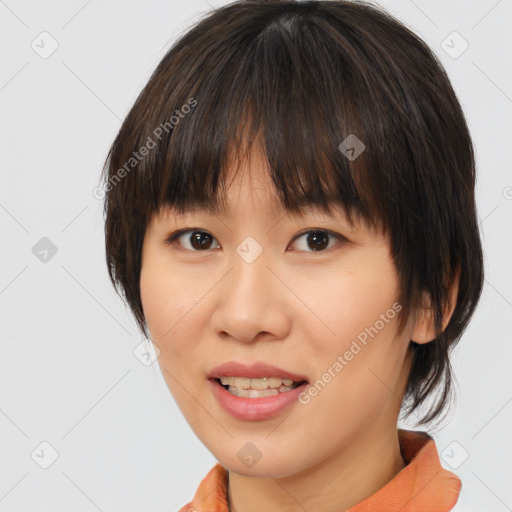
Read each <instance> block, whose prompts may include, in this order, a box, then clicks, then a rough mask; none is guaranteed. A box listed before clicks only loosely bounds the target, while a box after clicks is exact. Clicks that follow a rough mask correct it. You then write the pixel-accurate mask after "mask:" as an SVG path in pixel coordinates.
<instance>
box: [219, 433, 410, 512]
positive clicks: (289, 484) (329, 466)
mask: <svg viewBox="0 0 512 512" xmlns="http://www.w3.org/2000/svg"><path fill="white" fill-rule="evenodd" d="M380 427H382V426H381V425H378V427H377V425H374V428H371V429H368V430H367V431H366V432H364V433H363V434H361V433H358V434H357V437H356V439H354V440H352V441H351V442H350V443H349V444H348V446H344V447H343V448H342V449H341V450H339V451H338V452H336V453H334V454H333V455H332V456H330V457H329V458H328V459H326V460H323V461H322V462H321V463H320V464H318V465H316V466H314V467H313V468H308V469H307V470H305V471H303V472H300V473H295V474H293V475H291V476H289V477H286V478H279V479H276V478H272V477H269V478H266V477H258V478H255V477H246V476H243V475H239V474H236V473H233V472H229V484H228V503H229V510H230V512H260V511H261V510H277V509H278V508H279V510H280V511H281V512H303V511H304V510H315V511H316V512H341V511H345V510H347V509H349V508H350V507H353V506H354V505H356V504H357V503H359V502H361V501H363V500H364V499H366V498H367V497H369V496H371V495H372V494H374V493H375V492H376V491H378V490H379V489H380V488H381V487H383V486H384V485H385V484H386V483H388V482H389V481H390V480H392V479H393V478H394V477H395V476H396V475H397V473H399V472H400V471H401V470H402V469H403V468H404V467H405V463H404V460H403V459H402V456H401V453H400V444H399V441H398V433H397V430H396V424H395V426H394V428H392V429H389V428H388V431H387V434H386V435H384V433H383V431H382V430H380V431H379V430H378V428H380ZM376 429H377V431H376Z"/></svg>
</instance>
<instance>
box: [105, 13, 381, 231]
mask: <svg viewBox="0 0 512 512" xmlns="http://www.w3.org/2000/svg"><path fill="white" fill-rule="evenodd" d="M253 16H254V14H253ZM266 18H267V19H264V18H262V19H261V20H259V22H256V23H252V25H251V28H250V29H248V28H247V27H245V28H244V32H243V33H240V34H238V33H237V32H236V31H234V32H233V33H229V36H226V37H227V38H228V39H227V40H222V41H211V40H210V39H209V34H208V26H206V27H203V30H202V31H201V32H198V31H192V33H191V34H189V35H187V36H186V37H185V38H184V39H182V40H181V41H180V42H179V43H178V44H177V45H176V46H175V47H173V48H171V50H170V51H169V53H168V54H167V56H166V57H165V58H164V60H163V61H162V63H161V64H160V65H159V67H158V68H157V70H156V71H155V73H154V77H158V79H157V78H155V79H152V80H150V82H149V84H148V86H147V88H146V90H145V91H144V92H143V94H142V95H141V97H140V98H139V100H138V104H136V108H137V112H139V115H140V112H141V110H142V111H144V112H146V115H145V116H144V118H143V119H142V120H140V118H139V122H142V126H140V128H136V129H133V127H136V120H135V119H133V120H132V119H130V115H129V116H128V118H127V121H126V130H130V127H132V128H131V129H132V131H131V133H132V134H136V135H135V136H132V137H131V138H130V137H128V138H127V137H126V135H125V134H123V135H122V139H123V146H122V147H119V152H115V151H114V154H113V156H114V157H115V159H116V160H117V162H116V164H115V165H117V166H121V165H123V161H126V160H127V158H128V157H129V154H130V152H133V151H135V150H136V149H137V148H138V147H140V146H141V145H142V144H144V141H149V139H152V140H153V141H154V142H155V143H156V147H155V148H154V149H152V150H151V151H150V153H149V154H148V156H147V157H145V158H144V159H143V160H142V161H141V162H140V163H139V164H138V165H137V168H136V170H135V171H134V172H133V174H132V175H131V176H130V179H131V181H132V183H131V186H129V187H125V188H126V190H125V193H126V194H129V190H130V189H131V190H132V191H133V192H132V194H131V197H126V201H127V203H128V204H129V205H133V206H134V207H136V208H137V210H138V211H139V212H140V213H143V214H144V217H145V218H146V219H148V218H149V217H150V216H151V215H152V214H154V213H155V212H158V211H159V210H160V209H161V208H163V207H167V206H172V207H173V208H174V209H176V210H177V211H178V212H180V213H184V212H186V211H187V210H190V209H194V208H196V207H200V208H205V209H207V210H208V211H211V212H219V211H220V210H222V209H223V208H225V205H226V191H227V186H226V178H227V174H228V172H229V171H230V170H232V169H233V168H234V169H235V170H236V172H238V170H239V168H240V166H241V165H243V163H244V162H246V161H248V160H249V159H250V156H251V152H252V150H253V149H255V148H256V147H257V148H258V150H260V151H261V152H262V154H263V155H264V158H265V160H266V162H267V167H268V172H269V174H270V176H271V178H272V182H273V184H274V186H275V190H276V193H277V195H278V197H279V199H280V202H281V204H282V206H283V208H284V209H285V210H286V211H288V212H292V213H295V212H300V210H301V208H303V207H304V206H308V205H316V206H319V207H321V208H322V209H323V210H324V211H326V212H329V213H330V212H331V207H332V206H333V205H334V204H336V205H341V206H343V208H344V210H345V212H346V214H347V217H348V220H349V222H354V220H355V219H356V218H357V219H358V220H363V221H364V222H365V223H367V224H369V225H371V226H374V227H377V226H381V225H384V226H386V224H387V218H386V215H387V211H388V210H389V208H388V207H387V206H386V199H385V197H386V195H388V194H386V191H387V190H388V188H389V182H388V178H387V177H388V176H389V175H390V173H389V172H386V167H385V166H386V165H387V163H386V162H385V161H383V159H382V158H380V155H379V154H377V153H376V150H377V148H380V147H383V145H382V143H379V141H378V137H379V134H376V133H374V132H375V126H373V125H374V124H375V123H374V121H372V117H373V116H374V115H376V111H377V110H378V109H379V108H381V107H379V105H382V104H384V105H386V104H389V100H386V101H382V99H381V100H378V99H377V98H375V103H374V104H370V102H369V100H368V98H370V97H371V96H372V94H373V95H374V96H375V94H376V91H378V90H382V87H380V88H379V87H375V85H373V86H372V85H371V84H372V82H374V81H375V78H372V76H370V73H367V72H366V71H365V68H364V67H363V66H361V65H359V63H361V62H363V61H364V59H363V55H361V56H360V57H358V56H357V52H358V50H357V48H354V47H353V46H351V45H350V44H349V42H348V41H347V42H346V45H345V46H343V45H341V46H340V37H341V36H340V34H339V33H336V34H334V32H333V29H332V28H331V27H330V25H329V23H328V22H326V21H325V20H323V19H321V18H318V19H317V18H315V17H308V18H304V17H303V16H296V15H293V13H291V14H290V13H289V12H288V13H287V14H285V15H283V16H281V17H280V18H279V20H278V21H277V20H274V21H269V20H268V13H267V17H266ZM248 30H249V31H250V32H251V33H249V34H248V33H247V32H248ZM326 33H327V34H331V37H326V36H325V34H326ZM322 34H323V35H322ZM198 37H199V39H202V40H203V41H202V42H201V41H199V42H198V41H197V38H198ZM192 41H194V46H195V47H198V46H200V47H202V48H204V50H203V51H202V52H201V53H200V54H197V52H195V53H191V52H190V50H189V46H190V45H191V44H192ZM226 48H232V49H233V51H232V52H230V53H229V52H226ZM313 48H314V49H315V50H313ZM235 49H236V51H235ZM354 53H355V54H354ZM366 60H368V57H366ZM184 70H186V71H184ZM373 75H374V76H375V73H373ZM162 77H164V78H162ZM163 80H164V81H165V82H163ZM369 87H371V89H372V92H370V89H369ZM180 113H181V114H182V115H180ZM333 113H334V114H335V115H333ZM377 115H378V118H379V119H382V118H386V117H389V112H387V113H383V114H377ZM173 118H174V123H170V122H169V121H170V120H172V119H173ZM166 123H167V126H166ZM170 124H172V126H171V127H170V128H169V126H168V125H170ZM166 127H167V128H169V129H168V130H166V129H165V128H166ZM380 128H381V129H382V126H381V127H380ZM347 138H348V139H347ZM130 140H132V141H133V144H132V146H131V147H130V144H129V143H127V141H128V142H129V141H130ZM370 141H371V142H370ZM354 142H355V144H356V146H355V147H350V146H351V145H352V146H353V145H354ZM340 144H341V145H342V146H341V149H340ZM386 147H387V144H386ZM342 149H343V151H342ZM347 151H348V153H347ZM358 153H360V154H358ZM354 155H355V157H354Z"/></svg>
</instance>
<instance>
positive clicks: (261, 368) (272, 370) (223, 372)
mask: <svg viewBox="0 0 512 512" xmlns="http://www.w3.org/2000/svg"><path fill="white" fill-rule="evenodd" d="M207 377H208V379H219V378H220V377H247V378H251V379H261V378H263V377H281V379H292V380H294V381H301V380H308V379H307V377H305V376H304V375H298V374H295V373H291V372H288V371H286V370H283V369H282V368H278V367H277V366H273V365H271V364H267V363H260V362H256V363H253V364H251V365H245V364H242V363H239V362H237V361H227V362H226V363H223V364H221V365H220V366H216V367H215V368H213V369H212V370H211V371H210V373H209V374H208V376H207ZM230 396H233V395H230ZM251 400H253V399H251Z"/></svg>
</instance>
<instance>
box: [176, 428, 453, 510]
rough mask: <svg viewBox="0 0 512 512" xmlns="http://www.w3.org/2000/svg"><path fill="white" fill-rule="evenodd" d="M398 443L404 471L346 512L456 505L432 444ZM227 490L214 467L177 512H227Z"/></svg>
mask: <svg viewBox="0 0 512 512" xmlns="http://www.w3.org/2000/svg"><path fill="white" fill-rule="evenodd" d="M398 439H399V442H400V450H401V452H402V457H403V458H404V460H405V463H406V464H407V465H406V466H405V468H404V469H402V471H400V472H399V473H398V474H397V475H396V476H395V477H394V478H393V479H392V480H391V481H389V482H388V483H387V484H386V485H385V486H384V487H381V488H380V489H379V490H378V491H377V492H376V493H375V494H372V495H371V496H369V497H368V498H366V499H365V500H363V501H361V502H360V503H358V504H357V505H355V506H354V507H352V508H350V509H349V510H347V511H346V512H375V511H376V510H381V511H386V512H395V511H396V512H398V511H400V512H448V511H449V510H451V508H452V507H453V506H454V505H455V503H456V501H457V498H458V496H459V492H460V487H461V481H460V479H459V478H458V477H457V476H456V475H455V474H453V473H452V472H451V471H448V470H446V469H444V468H443V467H442V466H441V463H440V461H439V457H438V454H437V449H436V445H435V443H434V440H433V439H432V438H431V437H430V436H429V435H428V434H427V433H425V432H415V431H412V430H402V429H399V430H398ZM227 489H228V471H227V470H226V469H225V468H224V467H223V466H221V465H220V464H219V463H217V464H215V466H214V467H213V468H212V469H211V470H210V471H209V472H208V474H207V475H206V476H205V477H204V478H203V480H202V481H201V483H200V484H199V487H198V489H197V491H196V494H195V496H194V499H193V500H192V501H191V502H190V503H188V504H187V505H185V506H184V507H182V508H181V509H180V511H179V512H188V511H189V510H195V511H197V512H229V508H228V503H227ZM192 507H194V508H192Z"/></svg>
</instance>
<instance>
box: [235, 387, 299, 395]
mask: <svg viewBox="0 0 512 512" xmlns="http://www.w3.org/2000/svg"><path fill="white" fill-rule="evenodd" d="M291 389H293V388H290V387H288V386H280V387H279V389H262V390H259V389H239V388H235V387H234V386H229V388H228V391H229V392H230V393H231V394H232V395H235V396H240V397H243V398H262V397H265V396H273V395H278V394H279V393H284V392H285V391H290V390H291Z"/></svg>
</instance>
